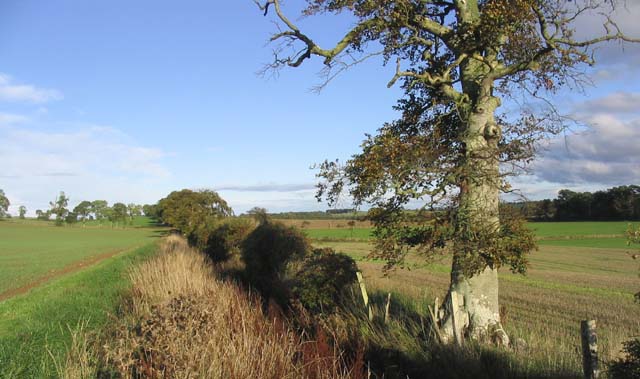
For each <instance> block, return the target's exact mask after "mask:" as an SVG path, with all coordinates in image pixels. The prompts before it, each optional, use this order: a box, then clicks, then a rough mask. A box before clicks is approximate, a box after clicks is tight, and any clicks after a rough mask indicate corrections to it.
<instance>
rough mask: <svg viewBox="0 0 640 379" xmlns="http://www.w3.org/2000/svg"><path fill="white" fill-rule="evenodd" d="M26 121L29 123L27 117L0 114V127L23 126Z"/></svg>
mask: <svg viewBox="0 0 640 379" xmlns="http://www.w3.org/2000/svg"><path fill="white" fill-rule="evenodd" d="M27 121H29V117H27V116H23V115H19V114H13V113H3V112H0V127H3V126H10V125H16V124H23V123H25V122H27Z"/></svg>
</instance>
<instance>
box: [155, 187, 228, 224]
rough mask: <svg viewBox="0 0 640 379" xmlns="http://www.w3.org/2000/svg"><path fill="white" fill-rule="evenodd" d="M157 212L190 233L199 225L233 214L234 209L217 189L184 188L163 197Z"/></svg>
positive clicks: (166, 220)
mask: <svg viewBox="0 0 640 379" xmlns="http://www.w3.org/2000/svg"><path fill="white" fill-rule="evenodd" d="M157 213H158V217H159V218H160V220H161V221H162V222H164V223H166V224H168V225H171V226H173V227H175V228H177V229H179V230H180V231H182V232H183V233H184V234H186V235H188V234H190V233H192V232H193V231H194V230H195V229H196V228H198V226H199V225H203V224H206V223H207V222H211V221H215V220H217V219H220V218H223V217H228V216H232V215H233V210H232V209H231V207H230V206H229V205H228V204H227V202H226V201H225V200H224V199H222V198H221V197H220V195H218V193H217V192H215V191H211V190H199V191H192V190H189V189H183V190H181V191H174V192H171V193H170V194H169V195H168V196H167V197H165V198H163V199H161V200H160V201H159V202H158V211H157Z"/></svg>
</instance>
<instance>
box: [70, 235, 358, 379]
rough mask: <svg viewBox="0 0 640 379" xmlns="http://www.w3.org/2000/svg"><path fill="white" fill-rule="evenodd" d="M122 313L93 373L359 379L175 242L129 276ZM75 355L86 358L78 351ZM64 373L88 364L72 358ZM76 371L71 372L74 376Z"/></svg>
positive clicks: (320, 344)
mask: <svg viewBox="0 0 640 379" xmlns="http://www.w3.org/2000/svg"><path fill="white" fill-rule="evenodd" d="M130 277H131V281H132V283H133V289H132V291H131V294H130V298H129V300H128V309H127V312H126V314H125V315H123V317H121V318H120V321H119V322H118V323H117V324H116V326H115V327H114V328H113V330H112V331H111V332H110V333H109V334H108V335H107V336H106V338H105V341H104V342H103V347H102V349H103V350H102V351H96V352H94V355H102V356H103V361H102V363H101V364H100V367H98V368H96V370H95V371H96V372H97V373H98V372H101V373H102V374H104V373H109V375H112V376H113V375H115V376H119V377H124V378H187V377H188V378H231V379H233V378H274V379H275V378H296V379H297V378H313V379H324V378H326V379H329V378H359V377H362V376H361V375H362V370H359V369H354V368H352V367H357V366H358V363H357V362H356V363H355V364H350V365H348V364H346V362H345V359H344V358H343V356H342V354H341V353H340V351H339V350H338V349H337V348H335V347H332V346H331V345H330V344H329V343H328V342H327V341H324V340H322V338H318V339H317V340H315V341H312V340H309V339H306V338H304V337H305V336H304V335H300V333H298V332H296V331H295V330H293V329H292V328H291V327H290V326H289V325H288V324H287V323H286V322H285V321H284V319H283V318H282V317H280V313H279V312H277V310H275V309H274V308H271V310H270V311H269V312H267V313H266V314H265V313H263V312H262V310H261V306H260V302H259V301H258V299H256V298H255V296H253V295H251V294H248V293H247V292H245V291H244V290H243V289H241V288H239V287H238V286H237V285H236V284H234V283H232V282H229V281H223V280H220V279H219V278H218V277H216V274H215V270H214V269H213V267H212V266H211V264H210V263H209V262H208V260H207V259H206V258H205V257H204V256H203V255H201V254H200V253H199V252H197V251H194V250H193V249H191V248H189V247H188V246H187V244H186V242H185V241H184V240H183V239H182V238H180V237H177V236H171V237H168V238H166V239H165V240H164V241H163V242H162V243H161V246H160V252H159V254H158V255H157V256H156V257H154V258H153V259H150V260H148V261H146V262H144V263H143V264H140V265H138V266H136V267H134V268H132V269H131V272H130ZM72 350H73V349H72ZM76 350H77V351H84V350H82V349H76ZM74 358H75V359H68V360H67V367H66V368H65V369H66V370H67V371H69V372H72V371H73V370H74V369H75V368H74V367H70V366H83V365H85V364H86V362H87V361H88V360H91V357H90V356H88V355H87V354H77V355H76V357H74ZM79 369H80V368H78V369H77V370H79Z"/></svg>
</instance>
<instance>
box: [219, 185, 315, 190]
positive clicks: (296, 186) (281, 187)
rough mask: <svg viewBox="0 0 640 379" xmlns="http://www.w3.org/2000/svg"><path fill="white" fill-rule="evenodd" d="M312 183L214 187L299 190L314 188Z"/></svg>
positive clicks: (221, 187)
mask: <svg viewBox="0 0 640 379" xmlns="http://www.w3.org/2000/svg"><path fill="white" fill-rule="evenodd" d="M315 188H316V185H315V184H313V183H301V184H255V185H227V186H220V187H216V188H215V190H216V191H238V192H299V191H309V190H314V189H315Z"/></svg>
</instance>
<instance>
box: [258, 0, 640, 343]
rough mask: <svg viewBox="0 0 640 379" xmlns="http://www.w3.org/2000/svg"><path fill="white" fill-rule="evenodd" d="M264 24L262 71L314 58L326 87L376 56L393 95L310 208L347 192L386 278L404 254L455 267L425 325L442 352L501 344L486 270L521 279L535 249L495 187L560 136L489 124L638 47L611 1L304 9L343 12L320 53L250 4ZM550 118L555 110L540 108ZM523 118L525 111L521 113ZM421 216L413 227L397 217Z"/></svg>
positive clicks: (398, 1)
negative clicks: (597, 60)
mask: <svg viewBox="0 0 640 379" xmlns="http://www.w3.org/2000/svg"><path fill="white" fill-rule="evenodd" d="M256 3H257V4H258V5H259V6H260V8H261V9H262V10H263V11H264V14H265V15H267V14H268V13H269V12H273V14H274V15H275V21H276V23H277V24H278V31H277V32H276V33H275V34H273V35H272V36H271V42H273V43H274V44H275V46H276V48H275V49H274V61H273V62H271V63H270V64H269V65H268V68H272V69H277V68H279V67H283V66H290V67H298V66H300V65H302V64H304V63H305V61H307V60H309V59H312V58H313V57H319V58H320V59H322V60H323V62H324V64H325V66H326V71H325V73H326V75H327V76H326V78H327V80H330V79H331V78H333V76H334V74H335V73H337V72H340V71H342V70H344V69H346V68H349V67H351V66H353V65H355V64H357V63H360V62H362V61H363V60H365V59H366V58H368V57H372V56H376V55H381V56H383V57H384V60H385V63H387V62H391V63H392V64H394V65H395V67H396V71H395V74H394V75H393V77H392V78H391V80H390V82H389V86H392V85H394V84H395V83H400V85H401V86H402V88H403V89H404V92H405V95H404V96H403V98H402V99H400V100H399V102H398V105H397V106H396V108H397V109H398V110H399V111H400V112H401V115H402V116H401V117H400V119H399V120H397V121H394V122H392V123H389V124H386V125H385V126H384V127H382V128H381V129H380V130H379V132H378V134H377V135H375V136H369V137H368V138H367V139H366V140H365V141H364V143H363V145H362V152H361V153H359V154H357V155H355V156H353V157H352V158H351V159H350V160H348V161H347V162H345V163H344V164H340V163H339V162H335V161H332V162H329V161H327V162H325V163H324V164H322V165H321V167H320V168H321V171H320V176H321V177H322V178H323V179H324V181H323V182H322V183H321V184H320V191H319V195H320V196H321V197H327V198H328V200H329V201H330V202H331V201H335V200H336V199H337V197H338V196H339V194H340V193H342V192H344V191H346V192H348V193H349V195H350V196H351V197H352V198H353V199H354V201H355V202H356V204H363V203H368V204H372V205H373V206H374V208H373V210H372V211H371V212H370V217H371V218H372V220H373V222H374V223H375V226H376V232H375V233H376V237H377V245H376V249H375V251H374V252H373V254H375V255H377V256H380V257H384V258H386V259H387V260H388V262H389V263H390V265H394V264H398V263H401V262H402V259H403V257H404V255H405V254H406V253H407V252H408V251H409V250H412V251H415V250H417V251H419V252H422V253H425V254H427V255H433V254H434V253H438V252H450V253H452V254H453V266H452V273H451V285H450V289H449V292H448V295H447V298H446V299H445V301H444V302H443V305H442V307H441V308H440V310H439V311H438V312H436V313H437V317H436V318H437V319H438V322H439V323H440V327H441V328H442V331H443V336H444V338H445V339H448V340H453V339H462V338H465V337H467V336H470V337H474V338H479V337H483V336H487V335H490V336H492V337H494V338H496V339H497V340H498V341H499V342H501V343H505V344H507V343H508V337H507V335H506V333H504V331H503V330H502V327H501V324H500V314H499V305H498V268H499V267H501V266H503V265H509V266H511V268H512V270H513V271H515V272H524V271H525V268H526V254H527V253H528V252H529V250H531V249H532V248H533V247H534V242H533V238H532V236H531V234H530V233H528V232H527V229H526V228H525V227H524V226H523V225H522V224H521V223H518V222H516V221H513V220H511V219H510V218H509V217H506V216H504V215H500V212H499V199H500V198H499V196H500V191H508V190H510V187H509V185H508V182H507V180H506V179H507V177H508V175H510V174H514V173H516V172H518V171H519V169H520V168H522V167H523V166H524V165H526V164H527V163H529V162H530V161H531V160H532V158H533V156H534V153H535V150H536V147H537V142H538V141H539V140H540V139H541V138H544V137H546V136H548V135H549V134H550V133H555V132H558V131H559V130H560V129H561V128H562V126H563V123H562V118H561V117H559V116H558V113H557V112H555V111H554V109H551V110H550V111H549V112H540V111H536V112H533V111H531V110H527V109H525V108H523V110H522V113H521V114H518V115H514V114H509V115H504V114H501V113H500V112H499V109H500V106H501V104H502V99H504V98H507V99H509V98H510V99H516V98H522V97H523V96H522V95H523V94H524V95H525V97H529V98H537V97H541V96H544V95H545V94H548V93H553V92H554V91H556V90H557V89H559V88H562V87H563V86H567V85H569V86H572V85H573V86H580V85H581V84H582V80H583V79H584V78H583V77H582V76H581V69H582V68H583V67H584V66H585V65H591V64H593V63H594V59H593V55H592V53H593V50H592V48H593V46H595V45H597V44H600V43H603V42H606V41H627V42H636V40H633V39H631V38H628V37H627V36H626V35H624V34H623V32H622V31H621V30H620V28H619V27H618V25H617V24H616V23H615V21H614V20H613V19H612V17H611V15H612V14H613V13H614V11H615V9H616V7H618V6H620V4H617V3H616V1H613V0H609V1H607V0H575V1H571V0H395V1H387V0H307V5H306V8H305V9H304V11H303V15H304V16H307V17H311V16H315V15H320V14H337V13H345V12H348V13H350V14H352V15H353V18H354V20H355V23H354V26H353V27H352V28H351V30H349V31H348V32H347V33H345V34H344V36H343V37H342V38H341V39H340V40H339V41H338V42H337V43H336V44H335V46H332V47H328V48H327V47H321V46H319V45H318V44H317V43H316V42H315V41H314V39H313V37H312V36H310V35H308V34H306V33H305V32H304V31H303V30H302V29H300V28H299V27H298V26H297V25H296V23H295V22H294V21H292V20H291V19H290V18H289V17H287V15H286V12H285V11H284V10H283V9H282V7H281V4H280V1H279V0H267V1H266V2H262V3H258V2H256ZM596 15H597V17H599V19H598V20H599V21H598V22H599V25H598V26H599V30H601V31H602V34H601V35H599V36H598V37H595V38H585V39H581V38H578V37H577V34H576V30H575V26H576V22H577V21H579V20H580V19H581V18H582V17H595V16H596ZM552 108H553V107H552ZM529 109H533V108H529ZM416 202H422V203H423V204H424V207H423V210H425V211H428V214H427V212H425V215H421V214H419V215H418V216H416V215H411V217H409V215H408V213H407V212H404V211H403V209H404V208H405V207H406V206H407V204H414V203H416Z"/></svg>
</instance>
